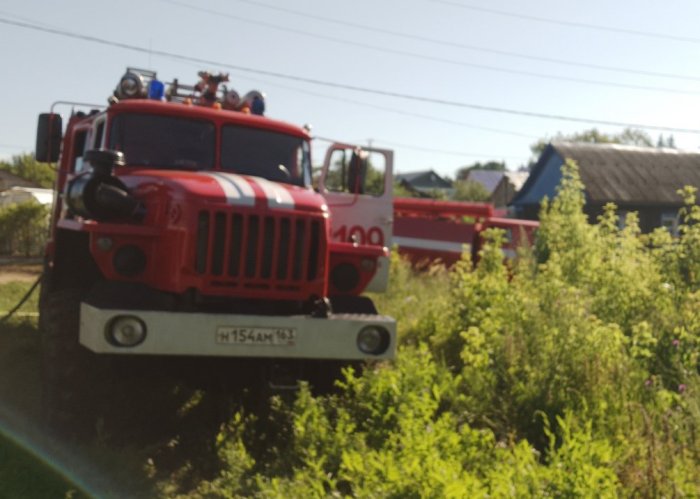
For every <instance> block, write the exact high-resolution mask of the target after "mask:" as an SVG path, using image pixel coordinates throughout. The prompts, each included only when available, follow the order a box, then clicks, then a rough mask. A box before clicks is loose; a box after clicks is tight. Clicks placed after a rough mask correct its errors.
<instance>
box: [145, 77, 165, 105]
mask: <svg viewBox="0 0 700 499" xmlns="http://www.w3.org/2000/svg"><path fill="white" fill-rule="evenodd" d="M148 98H149V99H151V100H163V99H164V98H165V85H164V84H163V82H162V81H158V80H156V79H153V80H151V82H150V83H149V84H148Z"/></svg>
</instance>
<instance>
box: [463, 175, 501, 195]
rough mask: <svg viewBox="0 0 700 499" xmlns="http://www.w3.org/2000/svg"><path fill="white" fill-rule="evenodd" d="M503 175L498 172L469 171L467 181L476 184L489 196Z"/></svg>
mask: <svg viewBox="0 0 700 499" xmlns="http://www.w3.org/2000/svg"><path fill="white" fill-rule="evenodd" d="M503 175H504V172H502V171H500V170H469V174H468V175H467V180H469V181H471V182H478V183H479V184H481V185H483V186H484V189H486V190H487V191H488V193H489V194H491V193H493V191H494V190H496V187H498V183H499V182H500V181H501V179H502V178H503Z"/></svg>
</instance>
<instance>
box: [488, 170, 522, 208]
mask: <svg viewBox="0 0 700 499" xmlns="http://www.w3.org/2000/svg"><path fill="white" fill-rule="evenodd" d="M515 192H516V191H515V186H514V185H513V184H512V183H511V182H510V180H508V177H505V176H504V177H503V178H502V179H501V181H500V182H499V183H498V185H497V186H496V188H495V189H494V191H493V193H492V194H491V197H490V198H489V201H490V202H491V203H492V204H493V205H494V206H495V207H496V208H505V207H506V206H508V203H510V201H511V199H513V196H515Z"/></svg>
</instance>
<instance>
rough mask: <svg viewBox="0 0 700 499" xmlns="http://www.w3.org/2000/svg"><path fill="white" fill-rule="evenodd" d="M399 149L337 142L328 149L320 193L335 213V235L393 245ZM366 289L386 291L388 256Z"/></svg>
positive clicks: (337, 238)
mask: <svg viewBox="0 0 700 499" xmlns="http://www.w3.org/2000/svg"><path fill="white" fill-rule="evenodd" d="M393 162H394V153H393V151H389V150H386V149H374V148H362V147H359V146H355V145H349V144H340V143H335V144H333V145H331V146H330V147H329V148H328V151H327V152H326V158H325V161H324V164H323V170H322V172H321V177H320V179H319V192H321V194H323V196H324V197H325V198H326V204H327V205H328V209H329V211H330V213H331V238H332V239H333V240H334V241H338V242H349V243H355V244H360V245H363V244H366V245H373V246H382V247H387V248H391V244H392V241H391V239H392V225H393V215H394V207H393V186H394V179H393ZM377 264H378V267H377V273H376V274H375V276H374V279H373V280H372V281H371V282H370V284H369V286H368V287H367V289H366V290H367V291H384V290H385V289H386V284H387V281H388V278H389V259H388V258H386V257H381V258H380V259H379V261H378V262H377Z"/></svg>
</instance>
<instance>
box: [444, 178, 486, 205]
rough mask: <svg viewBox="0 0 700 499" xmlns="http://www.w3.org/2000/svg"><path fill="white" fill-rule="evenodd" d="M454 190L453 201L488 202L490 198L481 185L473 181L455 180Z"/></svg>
mask: <svg viewBox="0 0 700 499" xmlns="http://www.w3.org/2000/svg"><path fill="white" fill-rule="evenodd" d="M454 188H455V190H454V194H453V195H452V199H454V200H455V201H488V199H489V197H490V196H491V195H490V194H489V191H487V190H486V188H485V187H484V186H483V185H481V184H480V183H479V182H474V181H473V180H457V181H455V183H454Z"/></svg>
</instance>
